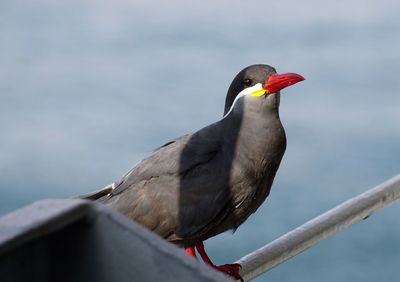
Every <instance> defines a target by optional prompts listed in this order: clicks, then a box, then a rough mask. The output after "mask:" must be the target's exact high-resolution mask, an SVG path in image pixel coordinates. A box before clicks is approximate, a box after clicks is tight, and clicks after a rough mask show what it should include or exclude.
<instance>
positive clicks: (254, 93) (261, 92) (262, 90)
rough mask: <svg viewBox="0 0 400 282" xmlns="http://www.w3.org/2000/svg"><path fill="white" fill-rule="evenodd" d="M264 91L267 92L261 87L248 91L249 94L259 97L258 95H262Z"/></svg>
mask: <svg viewBox="0 0 400 282" xmlns="http://www.w3.org/2000/svg"><path fill="white" fill-rule="evenodd" d="M265 92H267V90H265V89H263V88H261V89H257V90H254V91H252V92H250V95H251V96H256V97H260V96H262V95H264V94H265Z"/></svg>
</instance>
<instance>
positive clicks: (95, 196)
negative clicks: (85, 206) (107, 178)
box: [75, 183, 114, 201]
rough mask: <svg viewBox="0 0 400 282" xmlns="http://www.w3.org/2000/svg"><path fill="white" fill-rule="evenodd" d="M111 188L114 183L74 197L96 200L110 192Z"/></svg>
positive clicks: (112, 188)
mask: <svg viewBox="0 0 400 282" xmlns="http://www.w3.org/2000/svg"><path fill="white" fill-rule="evenodd" d="M112 190H114V183H112V184H109V185H107V186H106V187H104V188H102V189H100V190H98V191H94V192H91V193H87V194H84V195H80V196H77V197H75V198H77V199H84V200H92V201H96V200H98V199H100V198H102V197H104V196H106V195H108V194H110V193H111V192H112Z"/></svg>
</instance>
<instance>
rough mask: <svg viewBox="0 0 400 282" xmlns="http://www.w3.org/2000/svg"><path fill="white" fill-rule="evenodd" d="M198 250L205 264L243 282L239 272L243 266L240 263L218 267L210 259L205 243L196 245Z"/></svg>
mask: <svg viewBox="0 0 400 282" xmlns="http://www.w3.org/2000/svg"><path fill="white" fill-rule="evenodd" d="M196 249H197V251H198V252H199V254H200V256H201V259H202V260H203V261H204V263H205V264H207V265H209V266H211V267H212V268H214V269H217V270H219V271H221V272H224V273H226V274H228V275H230V276H232V277H234V278H235V279H237V280H240V281H243V278H242V277H241V276H240V273H239V270H240V268H241V265H240V264H238V263H233V264H224V265H219V266H216V265H215V264H214V263H213V262H212V261H211V259H210V258H209V257H208V255H207V253H206V250H205V249H204V244H203V242H200V243H199V244H197V245H196Z"/></svg>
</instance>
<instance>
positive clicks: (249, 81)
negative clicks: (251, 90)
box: [244, 78, 253, 86]
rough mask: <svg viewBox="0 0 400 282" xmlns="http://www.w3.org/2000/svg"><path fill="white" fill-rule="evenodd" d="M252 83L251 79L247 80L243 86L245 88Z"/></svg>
mask: <svg viewBox="0 0 400 282" xmlns="http://www.w3.org/2000/svg"><path fill="white" fill-rule="evenodd" d="M252 83H253V81H251V79H249V78H247V79H245V80H244V85H246V86H250V85H251V84H252Z"/></svg>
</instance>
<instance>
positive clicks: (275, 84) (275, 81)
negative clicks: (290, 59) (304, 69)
mask: <svg viewBox="0 0 400 282" xmlns="http://www.w3.org/2000/svg"><path fill="white" fill-rule="evenodd" d="M304 79H305V78H304V77H302V76H301V75H299V74H297V73H290V72H288V73H282V74H271V75H270V76H269V78H268V82H267V83H265V84H264V86H263V88H264V89H265V90H267V92H268V93H269V94H271V93H275V92H278V91H280V90H281V89H283V88H285V87H288V86H290V85H293V84H296V83H297V82H300V81H303V80H304Z"/></svg>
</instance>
